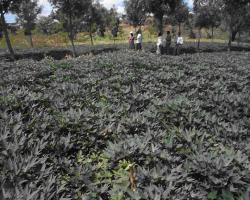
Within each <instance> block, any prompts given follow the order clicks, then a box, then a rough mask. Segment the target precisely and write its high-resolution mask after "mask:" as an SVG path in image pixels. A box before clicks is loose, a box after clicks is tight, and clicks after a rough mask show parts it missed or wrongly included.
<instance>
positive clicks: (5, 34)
mask: <svg viewBox="0 0 250 200" xmlns="http://www.w3.org/2000/svg"><path fill="white" fill-rule="evenodd" d="M1 22H2V28H3V33H4V37H5V41H6V44H7V47H8V49H9V53H10V56H11V59H13V60H15V53H14V50H13V48H12V45H11V42H10V38H9V33H8V29H7V25H6V22H5V18H4V13H3V12H1Z"/></svg>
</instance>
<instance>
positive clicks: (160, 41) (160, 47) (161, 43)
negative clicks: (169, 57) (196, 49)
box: [128, 30, 184, 55]
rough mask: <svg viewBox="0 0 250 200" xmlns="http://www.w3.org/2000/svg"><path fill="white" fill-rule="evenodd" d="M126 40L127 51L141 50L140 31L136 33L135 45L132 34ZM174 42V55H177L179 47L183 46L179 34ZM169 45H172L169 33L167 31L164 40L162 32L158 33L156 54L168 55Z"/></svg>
mask: <svg viewBox="0 0 250 200" xmlns="http://www.w3.org/2000/svg"><path fill="white" fill-rule="evenodd" d="M128 39H129V49H136V50H141V49H142V34H141V31H140V30H139V31H137V33H136V43H135V37H134V33H133V32H130V36H129V38H128ZM174 41H175V48H174V55H179V54H180V50H181V46H182V45H183V42H184V40H183V37H182V36H181V33H180V32H179V33H178V35H177V37H176V38H175V39H174ZM171 43H172V36H171V33H170V31H167V35H166V38H164V37H163V34H162V32H159V33H158V38H157V44H156V46H157V48H156V53H157V54H163V53H164V52H165V53H166V54H170V49H171Z"/></svg>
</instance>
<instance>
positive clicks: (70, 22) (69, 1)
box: [50, 0, 92, 56]
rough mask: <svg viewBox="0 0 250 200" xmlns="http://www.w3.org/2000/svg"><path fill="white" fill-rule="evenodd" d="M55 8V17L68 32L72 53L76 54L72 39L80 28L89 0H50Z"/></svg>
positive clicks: (90, 3)
mask: <svg viewBox="0 0 250 200" xmlns="http://www.w3.org/2000/svg"><path fill="white" fill-rule="evenodd" d="M50 2H51V3H52V4H53V5H54V7H55V8H56V9H57V17H58V19H59V21H61V22H62V23H63V27H64V29H65V30H66V31H67V33H68V37H69V40H70V42H71V45H72V48H73V55H74V56H76V49H75V44H74V39H75V37H76V34H77V32H78V31H79V30H80V25H81V20H82V19H81V18H82V17H83V16H84V14H85V12H86V11H87V10H88V8H89V7H90V6H91V5H92V1H91V0H50Z"/></svg>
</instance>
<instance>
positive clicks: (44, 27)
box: [37, 15, 63, 35]
mask: <svg viewBox="0 0 250 200" xmlns="http://www.w3.org/2000/svg"><path fill="white" fill-rule="evenodd" d="M37 29H38V31H39V32H41V33H43V34H46V35H51V34H56V33H59V32H60V31H62V30H63V27H62V25H61V23H60V22H59V21H58V20H55V19H53V16H52V15H50V16H47V17H46V16H41V17H40V18H39V19H38V21H37Z"/></svg>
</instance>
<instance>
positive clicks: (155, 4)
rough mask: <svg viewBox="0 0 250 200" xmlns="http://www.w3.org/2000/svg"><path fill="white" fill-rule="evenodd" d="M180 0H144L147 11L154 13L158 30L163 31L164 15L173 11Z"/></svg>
mask: <svg viewBox="0 0 250 200" xmlns="http://www.w3.org/2000/svg"><path fill="white" fill-rule="evenodd" d="M180 2H181V0H144V4H145V7H146V11H147V12H148V13H153V14H154V18H155V22H156V26H157V30H158V32H162V29H163V17H164V15H165V14H170V13H173V11H174V10H175V8H176V6H177V5H179V4H180Z"/></svg>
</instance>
